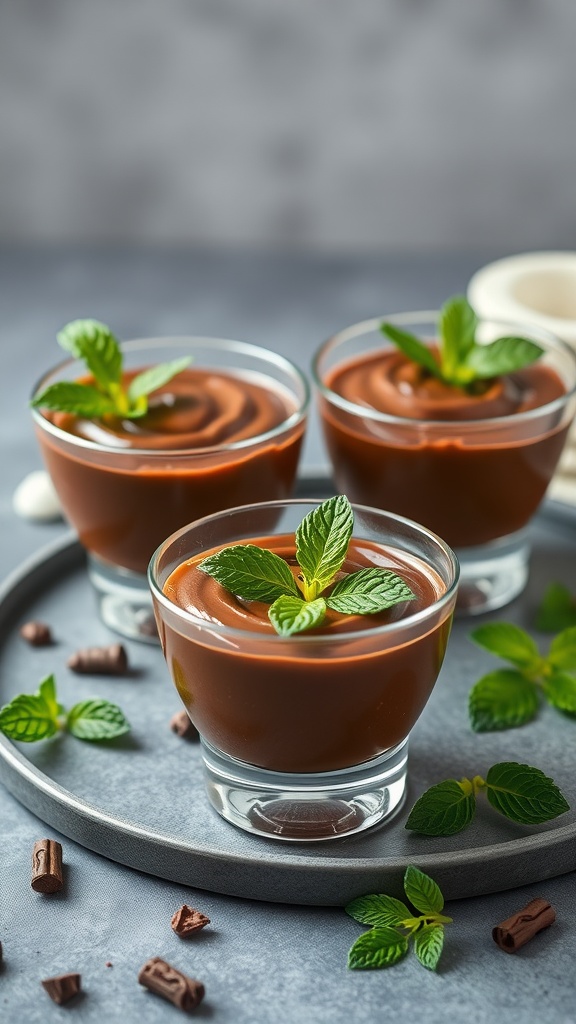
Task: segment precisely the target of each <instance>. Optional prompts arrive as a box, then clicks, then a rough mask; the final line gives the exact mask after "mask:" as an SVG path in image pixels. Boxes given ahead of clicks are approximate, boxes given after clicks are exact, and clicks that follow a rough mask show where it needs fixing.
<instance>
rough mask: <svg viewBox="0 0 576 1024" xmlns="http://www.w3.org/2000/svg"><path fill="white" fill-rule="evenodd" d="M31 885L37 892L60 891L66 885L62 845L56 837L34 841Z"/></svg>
mask: <svg viewBox="0 0 576 1024" xmlns="http://www.w3.org/2000/svg"><path fill="white" fill-rule="evenodd" d="M31 885H32V888H33V889H34V891H35V892H58V891H59V890H60V889H61V888H62V886H63V885H64V876H63V874H62V847H61V845H60V843H59V842H57V840H56V839H39V840H38V841H37V842H36V843H34V849H33V851H32V882H31Z"/></svg>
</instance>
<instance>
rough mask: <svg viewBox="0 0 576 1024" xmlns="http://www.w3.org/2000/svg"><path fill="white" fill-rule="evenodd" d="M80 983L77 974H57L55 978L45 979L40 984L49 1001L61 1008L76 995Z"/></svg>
mask: <svg viewBox="0 0 576 1024" xmlns="http://www.w3.org/2000/svg"><path fill="white" fill-rule="evenodd" d="M80 982H81V978H80V975H79V974H59V975H58V977H56V978H45V979H44V981H42V982H40V984H41V985H42V988H43V989H44V991H45V992H47V993H48V995H49V996H50V999H52V1000H53V1002H55V1003H58V1006H62V1005H63V1004H64V1003H67V1002H69V1000H70V999H73V998H74V996H77V995H78V993H79V991H80Z"/></svg>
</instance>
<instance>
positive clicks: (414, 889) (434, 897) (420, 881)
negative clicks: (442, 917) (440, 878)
mask: <svg viewBox="0 0 576 1024" xmlns="http://www.w3.org/2000/svg"><path fill="white" fill-rule="evenodd" d="M404 892H405V893H406V895H407V897H408V899H409V900H410V902H411V903H413V904H414V906H415V907H416V909H417V910H419V911H420V913H421V914H439V913H440V911H441V910H442V908H443V906H444V897H443V895H442V893H441V891H440V888H439V886H438V885H437V884H436V882H435V881H434V879H433V878H430V877H429V875H425V874H424V872H423V871H420V869H419V868H415V867H414V865H413V864H409V865H408V867H407V868H406V873H405V875H404Z"/></svg>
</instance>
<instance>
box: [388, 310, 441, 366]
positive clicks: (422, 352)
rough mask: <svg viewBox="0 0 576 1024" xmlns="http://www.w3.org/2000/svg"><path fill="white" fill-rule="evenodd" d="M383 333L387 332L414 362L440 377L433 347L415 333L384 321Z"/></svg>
mask: <svg viewBox="0 0 576 1024" xmlns="http://www.w3.org/2000/svg"><path fill="white" fill-rule="evenodd" d="M380 330H381V331H382V334H385V335H386V337H387V338H390V341H393V342H394V344H395V345H396V346H397V348H399V349H400V351H401V352H403V353H404V355H405V356H407V357H408V359H411V360H412V362H413V363H418V365H419V366H423V367H424V368H425V369H426V370H428V372H429V373H431V374H432V376H433V377H440V376H441V374H440V367H439V366H438V363H437V362H436V360H435V358H434V355H433V353H432V351H431V349H429V348H428V346H427V345H424V344H423V343H422V342H421V341H420V339H419V338H417V337H416V335H415V334H410V333H409V332H408V331H402V330H400V328H399V327H395V326H394V324H387V323H383V324H381V325H380Z"/></svg>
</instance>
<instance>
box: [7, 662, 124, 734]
mask: <svg viewBox="0 0 576 1024" xmlns="http://www.w3.org/2000/svg"><path fill="white" fill-rule="evenodd" d="M64 730H68V731H69V732H71V733H72V735H73V736H76V737H77V739H80V740H89V741H91V742H93V741H99V740H110V739H115V738H116V737H117V736H123V735H124V734H125V733H127V732H129V730H130V725H129V724H128V721H127V720H126V718H125V716H124V714H123V712H122V711H121V710H120V708H119V707H118V705H117V704H111V703H110V701H107V700H102V699H100V698H94V699H92V700H83V701H80V703H78V704H74V706H73V707H71V708H70V710H69V711H68V712H66V710H65V708H64V707H63V706H62V704H60V703H59V702H58V698H57V694H56V680H55V678H54V676H53V675H50V676H47V677H46V678H45V679H43V680H42V682H41V683H40V686H39V687H38V690H37V691H36V693H34V694H26V693H21V694H18V696H17V697H14V699H13V700H11V701H10V703H9V704H5V705H4V707H2V708H0V732H3V733H4V735H5V736H8V738H9V739H11V740H18V741H19V742H20V743H34V742H36V741H37V740H44V739H48V738H49V737H50V736H55V735H56V733H57V732H61V731H64Z"/></svg>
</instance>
